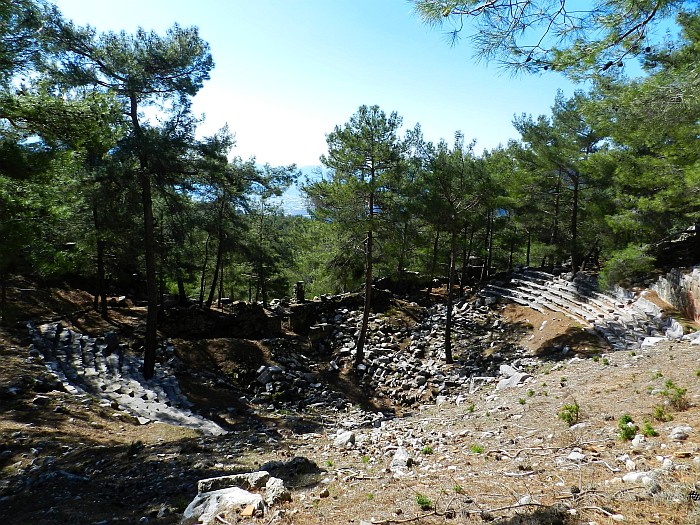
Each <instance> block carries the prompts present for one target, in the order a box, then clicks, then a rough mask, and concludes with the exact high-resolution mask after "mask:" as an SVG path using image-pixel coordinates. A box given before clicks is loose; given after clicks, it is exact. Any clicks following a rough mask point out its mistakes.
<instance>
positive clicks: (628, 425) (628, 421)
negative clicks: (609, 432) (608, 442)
mask: <svg viewBox="0 0 700 525" xmlns="http://www.w3.org/2000/svg"><path fill="white" fill-rule="evenodd" d="M617 428H618V430H619V436H620V439H622V440H625V441H630V440H632V439H634V436H635V435H636V434H637V425H635V424H634V421H633V420H632V417H631V416H630V415H629V414H624V415H623V416H622V417H621V418H620V421H619V423H618V424H617Z"/></svg>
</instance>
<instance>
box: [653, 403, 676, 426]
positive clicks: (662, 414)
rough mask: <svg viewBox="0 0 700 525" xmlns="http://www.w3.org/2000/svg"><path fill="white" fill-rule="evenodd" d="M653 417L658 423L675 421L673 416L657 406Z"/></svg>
mask: <svg viewBox="0 0 700 525" xmlns="http://www.w3.org/2000/svg"><path fill="white" fill-rule="evenodd" d="M652 417H653V418H654V419H655V420H656V421H661V422H662V423H668V422H669V421H673V416H672V415H671V414H669V413H668V412H666V409H665V408H664V407H662V406H661V405H657V406H655V407H654V412H653V414H652Z"/></svg>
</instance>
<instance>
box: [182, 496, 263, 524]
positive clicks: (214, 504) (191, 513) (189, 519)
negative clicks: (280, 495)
mask: <svg viewBox="0 0 700 525" xmlns="http://www.w3.org/2000/svg"><path fill="white" fill-rule="evenodd" d="M247 505H252V506H253V507H255V509H256V510H263V511H264V509H265V504H264V503H263V498H262V496H261V495H260V494H252V493H251V492H248V491H247V490H243V489H241V488H238V487H231V488H228V489H221V490H215V491H213V492H203V493H202V494H197V495H196V496H195V498H194V499H193V500H192V502H191V503H190V504H189V505H188V506H187V508H186V509H185V512H184V520H183V523H205V524H209V523H213V522H214V520H215V519H216V516H218V515H219V514H222V513H226V512H232V511H234V510H238V509H239V508H240V507H243V506H247Z"/></svg>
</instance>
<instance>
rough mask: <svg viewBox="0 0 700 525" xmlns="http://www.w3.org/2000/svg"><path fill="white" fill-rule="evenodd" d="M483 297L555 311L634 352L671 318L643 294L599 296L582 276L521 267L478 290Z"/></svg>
mask: <svg viewBox="0 0 700 525" xmlns="http://www.w3.org/2000/svg"><path fill="white" fill-rule="evenodd" d="M480 293H481V295H482V296H484V297H501V298H504V299H506V300H509V301H512V302H514V303H517V304H519V305H522V306H527V307H529V308H532V309H533V310H536V311H538V312H540V313H546V312H548V311H550V312H559V313H562V314H564V315H565V316H567V317H568V318H570V319H571V320H572V321H574V322H575V323H578V324H580V325H581V326H582V327H584V328H586V329H591V330H594V331H595V332H597V333H599V334H600V335H601V336H602V337H603V338H605V339H606V340H607V341H608V342H609V343H610V345H611V346H612V347H613V349H615V350H628V349H636V348H639V347H640V346H641V344H642V343H643V342H644V341H645V339H647V338H648V337H664V336H665V334H666V332H667V330H668V329H669V327H670V326H671V325H672V323H673V320H672V319H671V318H666V317H664V316H662V315H661V309H660V308H659V307H658V306H656V305H655V304H654V303H652V302H651V301H648V300H647V299H645V298H644V297H643V296H636V295H635V294H633V293H631V292H628V291H626V290H623V289H621V288H620V289H617V290H616V291H615V293H614V294H607V293H601V292H599V291H598V290H596V287H595V283H593V282H592V281H590V280H589V279H586V278H577V279H575V280H574V281H569V280H566V279H562V278H559V277H555V276H554V275H552V274H549V273H546V272H542V271H537V270H532V269H525V270H522V271H520V272H515V273H512V274H511V275H510V277H509V280H508V281H507V282H504V281H494V282H492V283H489V284H488V285H487V286H485V287H484V288H483V289H482V290H481V292H480Z"/></svg>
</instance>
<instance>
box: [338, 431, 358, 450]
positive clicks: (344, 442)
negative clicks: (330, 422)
mask: <svg viewBox="0 0 700 525" xmlns="http://www.w3.org/2000/svg"><path fill="white" fill-rule="evenodd" d="M354 444H355V433H354V432H353V431H352V430H348V431H347V432H341V433H340V434H338V435H337V436H336V437H335V439H334V440H333V445H335V446H336V447H338V448H347V447H348V446H349V445H354Z"/></svg>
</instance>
